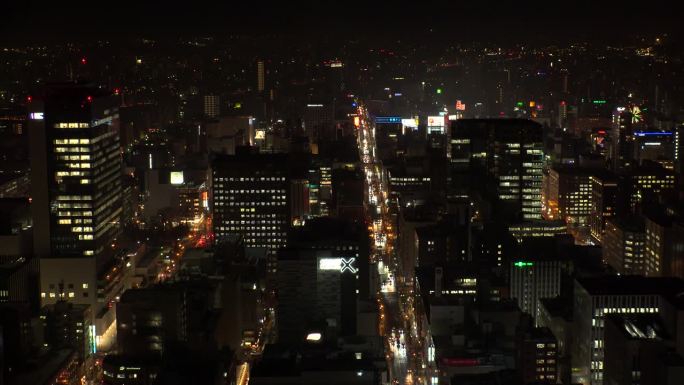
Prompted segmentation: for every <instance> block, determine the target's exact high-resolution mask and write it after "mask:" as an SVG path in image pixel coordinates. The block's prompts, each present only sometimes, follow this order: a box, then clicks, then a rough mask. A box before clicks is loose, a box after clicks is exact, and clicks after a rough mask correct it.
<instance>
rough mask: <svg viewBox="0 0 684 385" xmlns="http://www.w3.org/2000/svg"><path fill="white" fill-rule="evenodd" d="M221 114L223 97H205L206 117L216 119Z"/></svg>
mask: <svg viewBox="0 0 684 385" xmlns="http://www.w3.org/2000/svg"><path fill="white" fill-rule="evenodd" d="M220 114H221V97H220V96H218V95H204V116H206V117H208V118H215V117H217V116H219V115H220Z"/></svg>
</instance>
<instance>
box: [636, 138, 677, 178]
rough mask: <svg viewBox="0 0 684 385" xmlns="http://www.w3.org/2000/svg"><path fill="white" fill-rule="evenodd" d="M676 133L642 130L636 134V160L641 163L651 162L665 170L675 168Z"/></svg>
mask: <svg viewBox="0 0 684 385" xmlns="http://www.w3.org/2000/svg"><path fill="white" fill-rule="evenodd" d="M674 134H675V133H674V132H673V131H671V130H668V131H661V130H642V131H636V132H635V133H634V159H635V160H636V161H637V162H638V163H639V164H641V163H643V162H644V161H651V162H656V163H659V164H660V165H661V166H662V167H663V168H666V169H668V170H674V168H675V141H674V139H675V137H674V136H675V135H674Z"/></svg>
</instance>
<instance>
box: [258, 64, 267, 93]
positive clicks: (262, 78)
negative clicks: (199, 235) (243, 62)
mask: <svg viewBox="0 0 684 385" xmlns="http://www.w3.org/2000/svg"><path fill="white" fill-rule="evenodd" d="M265 83H266V74H265V70H264V61H263V60H259V61H257V91H259V93H262V92H264V89H265V88H266V87H265Z"/></svg>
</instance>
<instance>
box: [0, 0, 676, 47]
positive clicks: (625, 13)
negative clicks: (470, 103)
mask: <svg viewBox="0 0 684 385" xmlns="http://www.w3.org/2000/svg"><path fill="white" fill-rule="evenodd" d="M3 3H5V2H3ZM7 3H10V4H7V5H3V6H8V7H9V9H8V10H5V11H3V13H4V15H3V22H2V23H0V38H2V39H3V40H6V41H20V40H23V39H36V38H38V39H46V38H49V37H52V38H61V37H68V38H71V39H74V38H90V37H101V36H105V37H112V36H121V35H139V34H159V35H170V36H174V35H176V34H179V33H181V34H188V35H195V34H219V33H230V34H241V35H258V34H272V33H277V34H281V33H296V34H305V35H306V34H311V35H312V36H313V35H316V36H320V35H321V34H323V35H335V36H340V37H343V38H344V37H345V36H349V37H359V36H360V37H364V36H365V35H367V34H368V33H369V32H372V33H373V34H374V36H378V34H380V36H381V35H382V34H383V33H384V34H391V35H396V36H417V35H418V36H420V35H422V34H423V33H430V30H432V32H439V33H440V34H441V35H444V34H446V35H447V36H448V37H450V38H452V39H453V38H456V39H458V38H462V39H478V38H481V39H501V38H503V37H504V36H505V37H510V38H528V39H531V38H534V39H538V38H543V37H550V38H555V39H559V38H566V37H568V38H570V37H583V38H585V37H594V36H595V37H596V38H608V39H610V38H618V37H620V35H623V34H626V33H632V32H637V33H640V32H645V33H651V32H662V31H667V32H670V33H677V32H678V29H680V26H678V25H677V24H678V20H679V19H681V16H682V7H683V6H682V5H680V3H681V2H678V1H673V0H670V1H663V0H654V1H642V2H639V3H635V4H630V2H628V1H614V0H607V1H602V0H601V1H600V0H595V1H570V0H567V1H534V2H530V1H491V0H489V1H487V0H485V1H414V2H390V1H374V2H372V3H371V2H369V1H325V0H321V1H292V2H290V1H280V2H277V1H271V0H261V1H259V0H255V1H241V2H237V1H222V2H218V1H204V0H197V1H182V2H179V1H158V0H151V1H147V0H138V1H132V0H120V1H96V0H89V1H83V0H75V1H50V2H48V1H36V0H24V1H17V0H12V1H8V2H7Z"/></svg>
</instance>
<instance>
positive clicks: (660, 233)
mask: <svg viewBox="0 0 684 385" xmlns="http://www.w3.org/2000/svg"><path fill="white" fill-rule="evenodd" d="M644 222H645V229H646V239H645V241H644V242H645V245H644V254H645V255H644V258H645V259H646V261H645V266H644V274H645V275H647V276H652V277H678V278H684V274H682V273H683V271H682V270H683V269H682V268H683V267H684V248H682V242H684V240H682V238H681V236H682V233H681V226H680V225H678V224H677V222H676V218H675V217H672V216H668V215H665V214H663V213H650V212H649V213H647V214H645V215H644Z"/></svg>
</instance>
